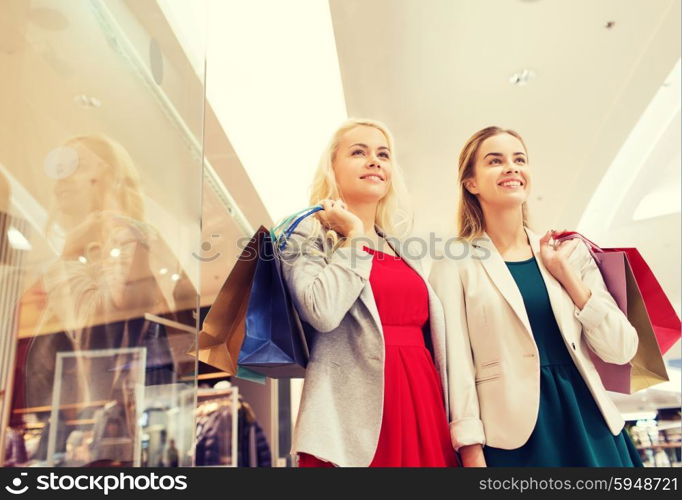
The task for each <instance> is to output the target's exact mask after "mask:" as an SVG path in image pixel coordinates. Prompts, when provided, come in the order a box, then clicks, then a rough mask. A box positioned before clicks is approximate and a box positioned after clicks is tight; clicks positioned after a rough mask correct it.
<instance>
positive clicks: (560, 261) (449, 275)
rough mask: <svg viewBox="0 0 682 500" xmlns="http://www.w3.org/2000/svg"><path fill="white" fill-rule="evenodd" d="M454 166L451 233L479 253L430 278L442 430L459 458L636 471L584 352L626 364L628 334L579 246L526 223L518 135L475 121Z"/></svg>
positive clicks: (523, 159) (527, 182) (437, 269)
mask: <svg viewBox="0 0 682 500" xmlns="http://www.w3.org/2000/svg"><path fill="white" fill-rule="evenodd" d="M459 161H460V166H459V183H460V187H461V195H462V196H461V200H460V213H459V236H461V237H464V238H465V239H466V240H467V241H468V244H469V245H471V246H472V247H477V248H485V249H486V250H487V251H488V255H489V257H488V258H486V259H475V258H473V259H472V258H468V259H462V260H461V261H459V262H455V261H454V260H452V259H450V260H447V259H445V260H441V261H439V262H437V263H436V264H435V265H434V267H433V269H432V271H431V282H432V284H433V286H434V289H435V290H436V293H437V294H438V296H439V297H440V299H441V301H442V303H443V308H444V310H445V320H446V326H447V339H448V358H447V359H448V375H449V377H450V380H449V382H450V383H449V387H450V391H451V392H450V399H451V408H452V414H451V417H452V421H451V424H450V425H451V430H452V435H453V441H454V443H455V447H456V448H457V449H458V450H459V452H460V454H461V456H462V460H463V462H464V465H467V466H483V465H486V464H487V465H491V466H535V467H539V466H545V467H546V466H553V467H562V466H563V467H569V466H583V467H587V466H611V467H616V466H618V467H631V466H641V461H640V459H639V455H638V453H637V450H636V449H635V448H634V446H633V444H632V442H631V441H630V438H629V437H628V435H627V433H626V431H624V430H623V424H624V422H623V418H622V417H621V415H620V414H619V412H618V410H617V409H616V407H615V405H614V404H613V402H612V401H611V399H610V398H609V396H608V394H607V393H606V390H605V389H604V386H603V385H602V383H601V381H600V379H599V376H598V374H597V371H596V369H595V367H594V363H593V361H592V359H591V357H590V354H589V351H590V350H591V351H593V352H594V353H595V354H596V355H597V356H599V357H600V358H601V359H602V360H604V361H606V362H609V363H616V364H625V363H627V362H629V361H630V359H632V357H633V356H634V355H635V352H636V351H637V344H638V338H637V332H636V331H635V329H634V328H633V326H632V325H631V324H630V323H629V322H628V319H627V317H626V316H625V315H624V314H623V313H622V312H621V310H620V309H619V308H618V306H617V305H616V303H615V301H614V300H613V297H611V295H610V294H609V292H608V290H607V289H606V286H605V285H604V281H603V279H602V277H601V274H600V272H599V269H598V268H597V266H596V264H595V262H594V260H593V259H592V257H591V256H590V253H589V252H588V250H587V248H586V247H585V246H583V245H580V246H578V245H577V240H574V241H573V242H572V243H566V242H564V243H561V244H556V243H555V244H550V242H551V239H552V236H553V232H551V233H550V232H547V233H546V234H545V235H544V236H543V237H542V238H540V237H539V236H538V235H535V234H534V233H533V232H532V231H531V230H530V229H529V228H528V222H527V210H526V201H527V199H528V196H529V193H530V187H531V169H530V168H528V152H527V148H526V145H525V144H524V142H523V139H522V138H521V136H520V135H519V134H518V133H516V132H514V131H512V130H505V129H502V128H499V127H488V128H485V129H483V130H480V131H479V132H477V133H475V134H474V135H473V136H472V137H471V138H470V139H469V141H468V142H467V143H466V145H465V146H464V147H463V148H462V153H461V154H460V159H459ZM471 253H472V254H474V252H471Z"/></svg>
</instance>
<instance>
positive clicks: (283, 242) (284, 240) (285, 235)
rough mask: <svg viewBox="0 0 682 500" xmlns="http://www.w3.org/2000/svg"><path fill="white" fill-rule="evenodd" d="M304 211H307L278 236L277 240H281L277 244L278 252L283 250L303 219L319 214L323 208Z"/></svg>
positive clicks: (320, 206)
mask: <svg viewBox="0 0 682 500" xmlns="http://www.w3.org/2000/svg"><path fill="white" fill-rule="evenodd" d="M306 210H308V211H307V212H305V213H304V214H302V215H299V217H298V218H297V219H296V220H295V221H294V222H292V223H291V225H290V226H289V227H288V228H287V229H286V230H284V232H283V233H282V234H281V235H280V236H279V238H278V240H281V241H280V243H279V249H280V250H284V247H285V246H286V244H287V240H288V239H289V237H290V236H291V234H292V233H293V232H294V230H295V229H296V228H297V227H298V225H299V224H300V223H301V222H302V221H303V219H305V218H306V217H309V216H311V215H313V214H314V213H316V212H319V211H320V210H324V208H322V205H315V206H314V207H310V208H308V209H306Z"/></svg>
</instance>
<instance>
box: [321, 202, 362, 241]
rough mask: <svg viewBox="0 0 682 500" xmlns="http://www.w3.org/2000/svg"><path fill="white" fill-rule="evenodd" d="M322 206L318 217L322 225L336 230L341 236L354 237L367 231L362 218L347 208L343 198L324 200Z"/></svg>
mask: <svg viewBox="0 0 682 500" xmlns="http://www.w3.org/2000/svg"><path fill="white" fill-rule="evenodd" d="M320 204H321V205H322V208H323V209H324V210H321V211H319V212H317V214H316V215H317V217H318V219H320V222H322V225H323V226H324V227H326V228H328V229H332V230H333V231H336V232H337V233H339V234H340V235H341V236H345V237H346V238H352V237H355V236H359V235H361V234H363V233H364V232H365V228H364V227H363V225H362V221H361V220H360V218H359V217H358V216H357V215H355V214H354V213H353V212H350V211H349V210H348V209H347V208H346V204H345V203H344V202H343V201H342V200H322V201H321V202H320Z"/></svg>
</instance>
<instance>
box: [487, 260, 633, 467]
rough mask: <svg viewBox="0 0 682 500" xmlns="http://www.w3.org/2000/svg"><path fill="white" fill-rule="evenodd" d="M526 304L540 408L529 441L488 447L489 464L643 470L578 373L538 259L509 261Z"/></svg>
mask: <svg viewBox="0 0 682 500" xmlns="http://www.w3.org/2000/svg"><path fill="white" fill-rule="evenodd" d="M507 267H508V268H509V271H510V272H511V274H512V276H513V277H514V281H516V285H517V286H518V287H519V291H520V292H521V295H522V296H523V303H524V304H525V306H526V312H527V313H528V319H529V320H530V326H531V329H532V330H533V337H534V338H535V343H536V344H537V347H538V352H539V355H540V409H539V411H538V419H537V422H536V423H535V429H534V430H533V432H532V434H531V435H530V438H529V439H528V441H527V442H526V443H525V444H524V445H523V446H521V447H520V448H516V449H514V450H503V449H500V448H493V447H490V446H485V447H484V448H483V452H484V454H485V459H486V462H487V464H488V465H489V466H493V467H495V466H497V467H500V466H501V467H641V466H642V461H641V460H640V458H639V453H638V452H637V450H636V449H635V447H634V445H633V444H632V441H631V440H630V438H629V436H628V434H627V432H626V431H625V430H623V431H621V433H620V434H618V435H617V436H614V435H613V434H612V433H611V431H610V430H609V427H608V425H606V421H605V420H604V417H603V416H602V413H601V411H600V410H599V407H598V406H597V403H596V402H595V401H594V398H593V397H592V394H591V393H590V390H589V389H588V387H587V385H586V384H585V381H584V380H583V378H582V376H581V375H580V373H579V372H578V369H577V368H576V366H575V364H574V363H573V359H572V358H571V355H570V354H569V352H568V349H567V347H566V344H565V342H564V339H563V337H562V335H561V332H560V331H559V326H558V325H557V323H556V320H555V318H554V313H553V312H552V306H551V304H550V302H549V296H548V295H547V288H546V287H545V282H544V280H543V279H542V275H541V274H540V269H539V268H538V265H537V262H536V261H535V258H534V257H533V258H531V259H529V260H526V261H522V262H507Z"/></svg>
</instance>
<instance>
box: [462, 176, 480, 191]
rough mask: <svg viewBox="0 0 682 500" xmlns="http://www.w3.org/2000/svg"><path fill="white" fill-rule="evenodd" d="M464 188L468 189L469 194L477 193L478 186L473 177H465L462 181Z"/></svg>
mask: <svg viewBox="0 0 682 500" xmlns="http://www.w3.org/2000/svg"><path fill="white" fill-rule="evenodd" d="M464 189H466V190H467V191H469V192H470V193H471V194H478V193H479V191H478V187H477V186H476V181H474V180H473V179H467V180H465V181H464Z"/></svg>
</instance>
